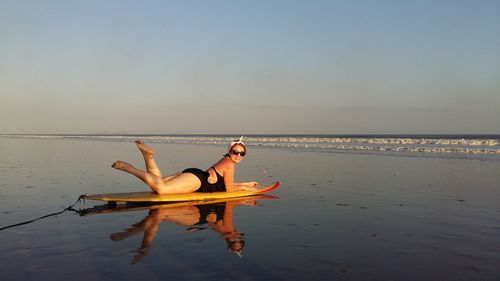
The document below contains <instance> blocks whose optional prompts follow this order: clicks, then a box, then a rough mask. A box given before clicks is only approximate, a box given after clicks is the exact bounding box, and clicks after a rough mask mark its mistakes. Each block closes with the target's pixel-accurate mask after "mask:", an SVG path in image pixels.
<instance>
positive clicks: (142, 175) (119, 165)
mask: <svg viewBox="0 0 500 281" xmlns="http://www.w3.org/2000/svg"><path fill="white" fill-rule="evenodd" d="M111 167H113V168H115V169H118V170H122V171H124V172H127V173H129V174H132V175H134V176H136V177H138V178H139V179H140V180H142V181H143V182H144V183H145V184H147V185H148V186H149V187H150V188H151V189H153V190H154V191H156V192H158V191H157V190H158V189H159V188H160V187H161V185H162V184H163V180H162V179H161V178H160V177H157V176H155V175H153V174H151V173H148V172H146V171H143V170H140V169H137V168H136V167H134V166H132V165H130V164H129V163H127V162H123V161H120V160H118V161H116V162H115V163H113V165H111Z"/></svg>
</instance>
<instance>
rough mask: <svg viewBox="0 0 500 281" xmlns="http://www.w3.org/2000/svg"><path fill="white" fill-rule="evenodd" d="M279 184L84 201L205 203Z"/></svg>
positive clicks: (132, 194) (129, 194) (110, 195)
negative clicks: (251, 187) (234, 189)
mask: <svg viewBox="0 0 500 281" xmlns="http://www.w3.org/2000/svg"><path fill="white" fill-rule="evenodd" d="M280 185H281V183H280V182H276V183H275V184H273V185H270V186H266V187H263V188H262V189H259V190H257V191H231V192H211V193H206V192H193V193H183V194H158V193H154V192H126V193H108V194H93V195H85V196H84V199H85V200H99V201H108V202H182V201H207V200H216V199H225V198H235V197H244V196H252V195H257V194H263V193H266V192H269V191H271V190H274V189H276V188H278V187H280Z"/></svg>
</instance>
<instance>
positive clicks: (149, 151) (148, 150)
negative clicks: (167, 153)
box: [135, 140, 155, 157]
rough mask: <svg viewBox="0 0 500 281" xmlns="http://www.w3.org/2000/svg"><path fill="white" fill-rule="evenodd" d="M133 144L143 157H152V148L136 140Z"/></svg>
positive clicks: (153, 151) (153, 152)
mask: <svg viewBox="0 0 500 281" xmlns="http://www.w3.org/2000/svg"><path fill="white" fill-rule="evenodd" d="M135 144H136V145H137V148H139V150H140V151H141V152H142V154H143V155H144V156H148V157H153V155H154V154H155V150H154V149H153V148H152V147H150V146H148V145H147V144H145V143H144V142H143V141H141V140H136V141H135Z"/></svg>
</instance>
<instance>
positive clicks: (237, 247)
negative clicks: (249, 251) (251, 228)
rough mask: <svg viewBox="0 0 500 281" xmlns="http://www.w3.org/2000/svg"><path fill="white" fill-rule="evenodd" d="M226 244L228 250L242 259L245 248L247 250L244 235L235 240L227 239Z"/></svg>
mask: <svg viewBox="0 0 500 281" xmlns="http://www.w3.org/2000/svg"><path fill="white" fill-rule="evenodd" d="M226 242H227V249H228V250H229V251H231V252H232V253H234V254H236V255H238V256H240V257H241V252H242V251H243V248H245V240H244V238H243V235H240V236H237V237H234V238H228V239H226Z"/></svg>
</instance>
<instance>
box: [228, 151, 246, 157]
mask: <svg viewBox="0 0 500 281" xmlns="http://www.w3.org/2000/svg"><path fill="white" fill-rule="evenodd" d="M231 154H232V155H238V154H239V155H241V157H245V154H247V153H246V152H245V151H238V150H231Z"/></svg>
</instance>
